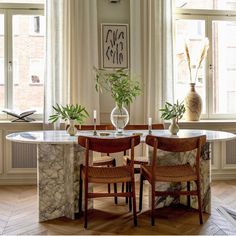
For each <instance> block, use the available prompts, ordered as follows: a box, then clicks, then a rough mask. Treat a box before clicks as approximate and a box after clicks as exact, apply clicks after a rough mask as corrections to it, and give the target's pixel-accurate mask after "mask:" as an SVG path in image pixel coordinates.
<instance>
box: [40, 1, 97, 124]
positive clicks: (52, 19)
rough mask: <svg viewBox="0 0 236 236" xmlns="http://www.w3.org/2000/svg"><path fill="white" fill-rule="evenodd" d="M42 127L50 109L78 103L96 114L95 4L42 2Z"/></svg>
mask: <svg viewBox="0 0 236 236" xmlns="http://www.w3.org/2000/svg"><path fill="white" fill-rule="evenodd" d="M46 19H47V24H46V25H47V30H46V79H45V104H44V107H45V111H44V124H45V126H47V124H48V118H49V116H50V115H51V114H52V113H53V109H52V106H53V105H55V104H56V103H58V104H62V105H65V104H76V103H79V104H81V105H83V106H85V107H86V109H87V111H88V112H89V114H90V119H87V121H86V123H90V122H91V121H92V115H91V114H92V111H93V110H94V109H96V110H97V111H98V113H99V97H98V96H99V95H98V93H96V92H95V83H94V81H95V80H94V72H93V67H94V66H95V67H98V43H97V42H98V35H97V1H96V0H46Z"/></svg>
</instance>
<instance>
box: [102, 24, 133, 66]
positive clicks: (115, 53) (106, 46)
mask: <svg viewBox="0 0 236 236" xmlns="http://www.w3.org/2000/svg"><path fill="white" fill-rule="evenodd" d="M128 33H129V32H128V25H127V24H102V25H101V43H102V48H101V54H102V63H101V67H102V68H111V69H112V68H128V66H129V51H128V50H129V47H128V42H129V37H128V36H129V35H128Z"/></svg>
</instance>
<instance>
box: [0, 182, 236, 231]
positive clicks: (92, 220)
mask: <svg viewBox="0 0 236 236" xmlns="http://www.w3.org/2000/svg"><path fill="white" fill-rule="evenodd" d="M96 188H97V190H101V191H102V190H103V189H104V190H106V186H105V188H103V187H100V186H98V187H96ZM146 196H147V190H146ZM212 196H213V205H212V214H211V215H210V216H209V215H207V214H204V220H205V223H204V225H202V226H201V225H199V223H198V214H197V212H196V211H194V210H187V211H186V210H183V209H179V208H175V209H173V208H166V209H162V210H158V211H157V218H156V226H154V227H152V226H150V217H149V212H148V208H147V204H146V205H144V212H142V213H141V214H139V216H138V227H133V221H132V214H131V213H129V212H128V207H127V205H125V204H124V200H123V199H119V204H118V206H115V205H114V203H113V199H112V198H111V199H109V200H107V198H106V199H98V200H95V208H96V210H92V211H91V213H90V214H89V227H88V230H84V228H83V218H81V219H77V220H69V219H66V218H64V217H63V218H60V219H56V220H52V221H48V222H44V223H38V222H37V200H36V187H35V186H1V187H0V233H1V234H5V235H9V234H11V235H12V234H14V235H16V234H17V235H22V234H24V235H36V234H41V235H50V234H53V235H54V234H60V235H68V234H122V235H124V234H126V235H127V234H143V235H144V234H149V235H151V234H162V235H163V234H179V235H183V234H185V235H190V234H195V235H196V234H204V235H230V234H235V235H236V228H234V226H233V225H231V224H230V223H229V222H227V221H226V220H225V218H224V217H223V216H221V215H220V214H219V213H218V211H216V207H217V206H218V205H219V204H222V203H223V204H225V205H228V206H231V207H232V208H234V209H236V201H235V199H236V181H217V182H214V183H213V184H212ZM146 200H147V199H146ZM144 201H145V199H144Z"/></svg>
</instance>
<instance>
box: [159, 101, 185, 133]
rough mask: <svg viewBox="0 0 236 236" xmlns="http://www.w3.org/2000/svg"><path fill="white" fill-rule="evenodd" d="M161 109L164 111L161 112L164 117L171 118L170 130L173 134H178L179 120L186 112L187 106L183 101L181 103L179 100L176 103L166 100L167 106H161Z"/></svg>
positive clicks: (165, 118)
mask: <svg viewBox="0 0 236 236" xmlns="http://www.w3.org/2000/svg"><path fill="white" fill-rule="evenodd" d="M160 111H161V112H162V114H161V118H162V119H164V120H171V124H170V126H169V131H170V132H171V133H172V134H177V133H178V131H179V126H178V121H179V120H180V119H181V118H182V117H183V115H184V112H185V107H184V104H183V102H181V103H179V102H178V100H177V102H176V103H174V104H171V103H169V102H166V103H165V106H164V107H163V108H161V109H160Z"/></svg>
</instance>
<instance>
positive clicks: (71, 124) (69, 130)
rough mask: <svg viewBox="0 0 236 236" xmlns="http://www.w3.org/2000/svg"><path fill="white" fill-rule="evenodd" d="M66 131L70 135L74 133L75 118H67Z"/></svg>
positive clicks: (75, 130)
mask: <svg viewBox="0 0 236 236" xmlns="http://www.w3.org/2000/svg"><path fill="white" fill-rule="evenodd" d="M66 131H67V133H68V134H69V135H70V136H75V135H76V133H77V128H76V127H75V120H69V126H68V128H67V130H66Z"/></svg>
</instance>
